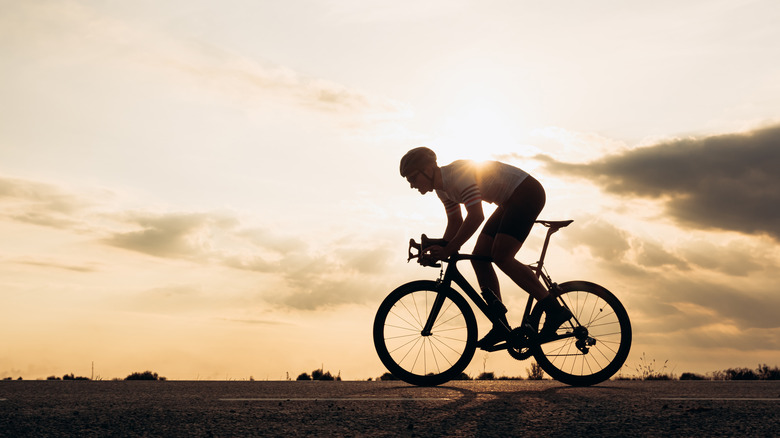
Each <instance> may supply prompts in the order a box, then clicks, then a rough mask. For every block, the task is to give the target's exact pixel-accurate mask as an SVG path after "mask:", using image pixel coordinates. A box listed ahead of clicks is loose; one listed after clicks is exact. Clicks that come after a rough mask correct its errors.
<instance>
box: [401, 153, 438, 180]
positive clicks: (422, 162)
mask: <svg viewBox="0 0 780 438" xmlns="http://www.w3.org/2000/svg"><path fill="white" fill-rule="evenodd" d="M431 164H434V165H435V164H436V153H435V152H433V151H432V150H430V149H428V148H426V147H424V146H423V147H419V148H414V149H412V150H410V151H409V152H407V153H406V155H404V156H403V158H401V176H402V177H404V178H406V177H407V176H409V175H410V174H412V173H413V172H416V171H419V170H422V169H424V168H425V167H426V166H429V165H431Z"/></svg>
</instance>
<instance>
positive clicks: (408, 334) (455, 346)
mask: <svg viewBox="0 0 780 438" xmlns="http://www.w3.org/2000/svg"><path fill="white" fill-rule="evenodd" d="M438 294H442V295H443V296H444V305H443V306H442V308H441V311H440V312H439V315H438V317H437V319H436V323H435V324H434V327H433V329H432V330H431V332H432V333H431V335H429V336H424V335H423V334H422V330H423V327H424V326H425V323H426V321H427V319H428V314H429V313H430V310H431V306H432V305H433V301H434V299H435V298H436V296H437V295H438ZM476 345H477V321H476V319H475V318H474V311H473V310H472V309H471V306H470V305H469V303H468V301H466V299H465V298H463V296H462V295H461V294H459V293H458V292H457V291H455V290H454V289H452V288H450V287H442V286H437V284H436V282H434V281H427V280H422V281H414V282H411V283H406V284H404V285H402V286H399V287H398V288H397V289H395V290H394V291H392V292H391V293H390V294H389V295H388V296H387V298H385V300H384V301H383V302H382V304H381V305H380V306H379V310H377V313H376V317H375V318H374V347H375V348H376V352H377V354H378V355H379V359H380V360H381V361H382V363H383V364H384V366H385V367H387V369H388V371H390V373H391V374H392V375H393V376H395V377H397V378H399V379H401V380H403V381H405V382H407V383H411V384H412V385H417V386H435V385H440V384H442V383H445V382H448V381H450V380H453V379H456V378H458V377H460V375H461V373H462V372H463V370H465V369H466V367H467V366H468V365H469V363H470V362H471V359H472V358H473V357H474V352H475V350H476Z"/></svg>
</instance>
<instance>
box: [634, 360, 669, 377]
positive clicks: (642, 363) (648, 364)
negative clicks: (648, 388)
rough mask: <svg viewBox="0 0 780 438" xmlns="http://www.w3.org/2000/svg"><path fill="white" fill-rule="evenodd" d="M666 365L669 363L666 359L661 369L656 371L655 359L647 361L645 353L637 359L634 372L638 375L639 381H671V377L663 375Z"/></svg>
mask: <svg viewBox="0 0 780 438" xmlns="http://www.w3.org/2000/svg"><path fill="white" fill-rule="evenodd" d="M667 363H669V360H668V359H667V360H665V361H664V365H663V366H662V367H661V370H660V371H656V370H655V359H653V360H652V361H648V360H647V356H646V355H645V353H642V357H641V358H639V364H638V365H637V366H636V371H637V373H639V375H638V378H639V380H672V377H671V376H669V375H668V374H664V370H666V364H667Z"/></svg>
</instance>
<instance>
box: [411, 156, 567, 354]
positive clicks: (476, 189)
mask: <svg viewBox="0 0 780 438" xmlns="http://www.w3.org/2000/svg"><path fill="white" fill-rule="evenodd" d="M400 170H401V176H402V177H404V178H406V180H407V181H408V182H409V185H410V186H411V187H412V188H413V189H417V190H418V191H419V192H420V193H421V194H423V195H424V194H426V193H428V192H431V191H435V192H436V194H437V195H438V197H439V199H440V200H441V201H442V203H443V204H444V209H445V212H446V214H447V227H446V229H445V231H444V236H443V244H444V246H433V247H431V248H430V255H431V256H432V257H433V258H435V259H437V260H446V259H447V258H449V257H450V256H451V255H452V254H454V253H456V252H458V250H459V249H460V247H461V246H463V244H464V243H466V241H468V240H469V239H470V238H471V236H473V235H474V233H476V231H477V229H479V227H480V225H481V224H482V222H483V221H484V220H485V215H484V212H483V210H482V201H485V202H489V203H494V204H496V205H497V206H498V208H497V209H496V211H495V212H494V213H493V214H492V215H491V216H490V218H488V220H487V221H486V222H485V225H484V227H482V231H481V232H480V234H479V236H478V237H477V242H476V244H475V245H474V254H476V255H480V256H488V257H490V258H491V259H492V260H493V263H495V264H496V265H497V266H498V267H499V269H501V271H502V272H504V273H505V274H506V275H507V276H508V277H509V278H510V279H512V281H514V282H515V283H516V284H517V285H518V286H520V287H521V288H522V289H523V290H525V291H526V292H528V293H529V294H531V296H533V297H534V298H535V299H536V300H538V301H539V303H540V305H542V306H543V307H542V308H543V309H544V310H545V313H546V318H545V323H544V326H543V327H542V330H541V331H540V334H541V336H548V335H550V334H554V333H555V331H556V329H557V328H558V327H559V326H560V325H561V324H562V323H563V322H565V321H567V320H568V319H569V318H571V312H569V310H568V309H566V308H564V307H562V306H561V305H560V304H559V303H558V302H557V301H556V300H555V299H554V297H553V296H551V295H550V293H549V292H548V291H547V289H546V288H545V287H544V285H542V283H541V282H540V281H539V279H538V278H537V277H536V275H535V274H534V272H533V271H532V270H531V268H529V267H528V266H526V265H525V264H523V263H521V262H519V261H517V260H516V259H515V255H516V254H517V252H518V251H519V250H520V248H521V247H522V246H523V242H525V239H526V238H527V237H528V234H529V233H530V231H531V227H533V224H534V221H535V220H536V218H537V217H538V216H539V213H541V211H542V208H543V207H544V204H545V200H546V197H545V192H544V188H543V187H542V185H541V184H540V183H539V181H537V180H536V179H535V178H533V177H532V176H531V175H529V174H528V173H527V172H525V171H523V170H522V169H519V168H517V167H514V166H510V165H508V164H505V163H501V162H498V161H488V162H484V163H479V164H477V163H474V162H472V161H469V160H458V161H454V162H452V163H451V164H448V165H446V166H442V167H439V166H438V164H437V163H436V153H435V152H433V151H432V150H431V149H428V148H426V147H418V148H414V149H412V150H410V151H409V152H407V153H406V154H405V155H404V156H403V158H401V166H400ZM460 204H463V205H464V206H465V208H466V218H465V219H464V218H463V214H462V212H461V208H460ZM472 265H473V267H474V272H475V273H476V275H477V281H478V282H479V286H480V288H481V289H482V295H483V297H485V301H487V302H488V304H490V303H491V301H495V300H498V301H501V292H500V289H499V283H498V277H497V276H496V271H495V270H494V269H493V266H492V264H491V263H490V262H487V261H478V260H472ZM501 307H503V306H501ZM501 322H503V323H504V324H506V326H507V327H509V324H508V322H507V320H506V315H502V317H501ZM503 333H506V331H505V330H501V329H500V328H498V327H495V326H494V327H493V329H491V330H490V332H488V333H487V335H485V336H484V337H483V338H482V339H480V340H479V342H478V343H477V345H478V346H479V347H480V348H486V347H490V346H493V345H495V344H497V343H498V342H501V341H503V340H505V339H504V335H503Z"/></svg>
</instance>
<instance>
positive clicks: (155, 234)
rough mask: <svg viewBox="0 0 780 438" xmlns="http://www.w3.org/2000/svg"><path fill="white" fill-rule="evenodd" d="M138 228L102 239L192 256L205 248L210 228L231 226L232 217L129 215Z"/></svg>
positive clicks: (165, 254) (136, 248)
mask: <svg viewBox="0 0 780 438" xmlns="http://www.w3.org/2000/svg"><path fill="white" fill-rule="evenodd" d="M127 222H131V223H135V224H137V225H138V226H140V227H141V229H140V230H135V231H128V232H118V233H115V234H114V235H113V236H111V237H109V238H107V239H104V242H105V243H107V244H109V245H112V246H116V247H119V248H124V249H129V250H132V251H138V252H142V253H145V254H150V255H154V256H158V257H173V258H191V257H193V256H197V255H201V254H202V253H203V252H204V251H206V250H208V248H207V246H208V244H209V233H210V230H211V228H213V227H216V228H226V227H227V228H231V227H234V226H235V225H236V221H235V220H234V219H232V218H227V217H220V216H215V215H211V214H204V213H172V214H144V213H138V214H131V215H129V217H128V219H127Z"/></svg>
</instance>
